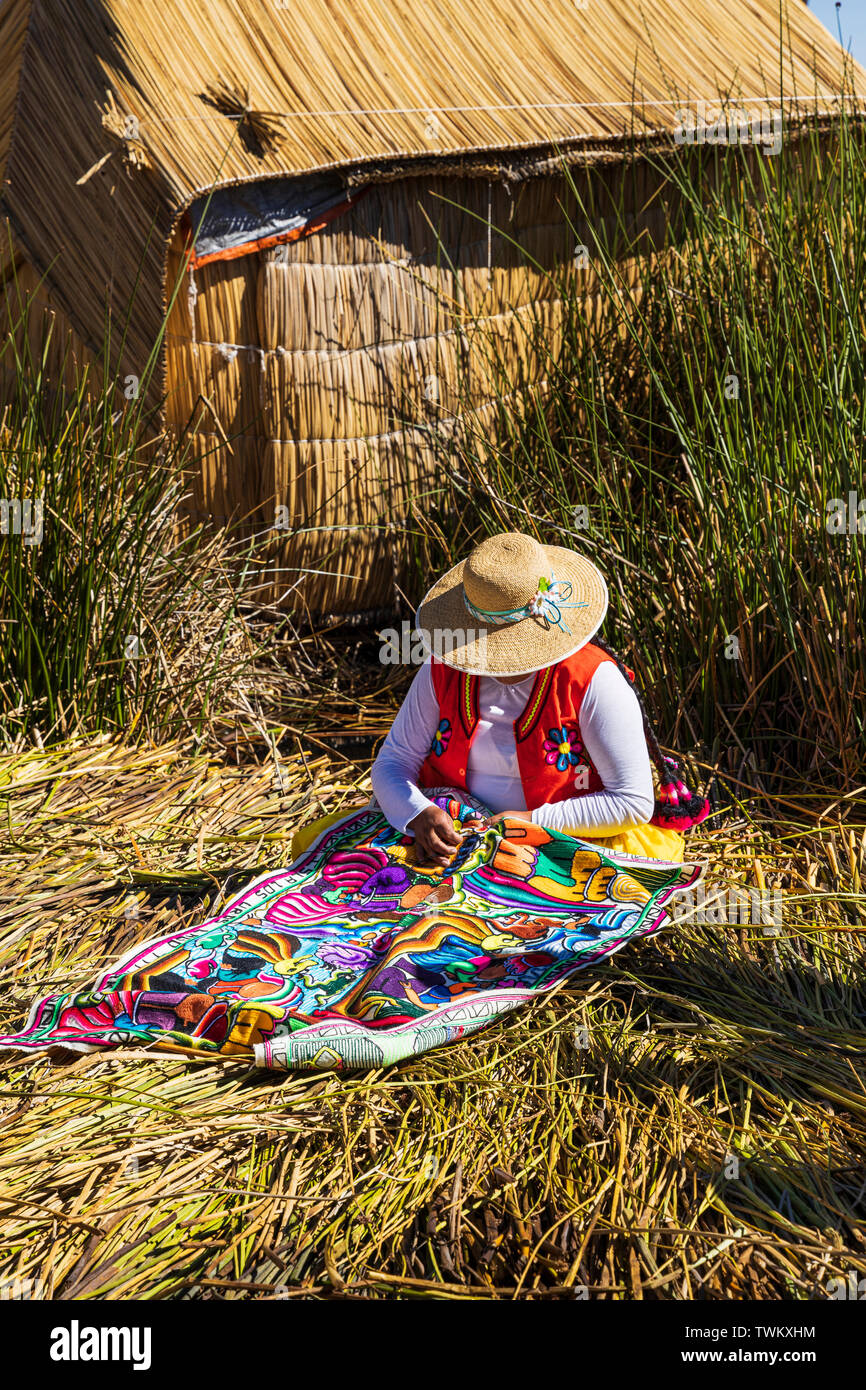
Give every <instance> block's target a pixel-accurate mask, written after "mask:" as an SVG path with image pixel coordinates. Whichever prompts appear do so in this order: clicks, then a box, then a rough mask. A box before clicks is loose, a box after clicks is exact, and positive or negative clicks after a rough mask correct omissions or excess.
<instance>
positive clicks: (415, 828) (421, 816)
mask: <svg viewBox="0 0 866 1390" xmlns="http://www.w3.org/2000/svg"><path fill="white" fill-rule="evenodd" d="M406 829H407V830H411V832H412V834H413V835H414V836H415V849H416V854H417V858H418V863H419V864H420V865H422V866H423V865H428V864H439V865H441V866H442V868H443V869H444V868H447V867H448V865H449V864H450V863H451V861H452V859H453V858H454V854H455V851H456V849H457V846H458V845H459V844H460V836H459V835H458V834H457V831H456V830H455V829H454V822H453V821H452V819H451V817H450V816H449V814H448V812H447V811H443V810H442V807H441V806H425V807H424V810H423V811H419V812H418V815H417V816H415V817H414V819H413V820H410V822H409V824H408V825H407V827H406Z"/></svg>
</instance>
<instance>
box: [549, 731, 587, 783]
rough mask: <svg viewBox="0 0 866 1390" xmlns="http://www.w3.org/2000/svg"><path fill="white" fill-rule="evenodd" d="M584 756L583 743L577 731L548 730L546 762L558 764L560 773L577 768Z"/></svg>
mask: <svg viewBox="0 0 866 1390" xmlns="http://www.w3.org/2000/svg"><path fill="white" fill-rule="evenodd" d="M582 755H583V743H582V741H581V737H580V734H579V733H578V731H577V729H567V728H566V727H565V725H563V726H562V728H560V729H548V731H547V738H546V739H545V740H544V761H545V762H546V763H556V766H557V769H558V771H559V772H565V770H566V768H568V767H577V764H578V763H579V762H580V760H581V757H582Z"/></svg>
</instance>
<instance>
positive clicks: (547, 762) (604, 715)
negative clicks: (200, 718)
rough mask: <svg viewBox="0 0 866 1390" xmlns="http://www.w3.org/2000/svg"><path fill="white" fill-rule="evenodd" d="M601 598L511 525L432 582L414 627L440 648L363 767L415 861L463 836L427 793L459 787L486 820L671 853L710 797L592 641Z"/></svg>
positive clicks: (679, 853) (598, 588) (586, 567)
mask: <svg viewBox="0 0 866 1390" xmlns="http://www.w3.org/2000/svg"><path fill="white" fill-rule="evenodd" d="M607 602H608V598H607V586H606V584H605V581H604V578H603V576H602V574H601V572H600V571H599V570H598V569H597V568H596V566H595V565H594V564H592V562H591V561H590V560H588V559H586V557H585V556H583V555H579V554H577V553H576V552H575V551H573V550H568V549H565V548H564V547H562V546H543V545H540V544H539V542H538V541H536V540H535V539H534V538H533V537H532V536H527V535H522V534H520V533H519V532H507V533H505V534H502V535H498V536H493V537H491V538H490V539H489V540H485V541H482V543H481V544H480V545H478V546H476V548H475V550H473V552H472V554H471V555H470V556H469V558H468V559H467V560H465V561H463V562H461V563H460V564H459V565H455V566H454V568H453V569H451V570H449V572H448V573H447V574H446V575H445V576H444V577H443V578H442V579H440V580H439V582H438V583H437V584H435V585H434V586H433V588H432V589H431V590H430V591H429V593H428V594H427V596H426V598H425V599H424V600H423V602H422V604H421V606H420V608H419V610H418V614H417V626H418V629H419V631H420V633H421V635H422V638H423V640H424V642H425V646H426V647H427V649H428V650H429V651H430V652H431V653H434V652H435V653H437V655H434V656H431V658H430V659H429V660H428V661H427V662H426V663H425V664H424V666H422V667H421V669H420V671H419V672H418V674H417V676H416V677H415V680H414V681H413V683H412V686H411V688H410V690H409V693H408V695H407V696H406V699H405V701H404V703H403V705H402V707H401V709H400V710H399V712H398V714H397V717H396V719H395V721H394V725H393V727H392V728H391V730H390V732H389V733H388V735H387V737H386V739H385V741H384V743H383V745H382V748H381V750H380V752H379V755H378V757H377V758H376V761H375V764H374V766H373V772H372V781H373V790H374V792H375V795H376V799H377V801H378V803H379V806H380V807H381V809H382V811H383V812H384V814H385V816H386V817H387V819H388V821H389V822H390V823H391V824H392V825H393V826H394V827H395V828H396V829H399V830H403V831H405V832H406V833H407V834H410V835H413V836H414V837H415V841H416V845H417V852H418V857H419V859H420V860H421V862H425V863H428V864H439V865H441V866H443V867H445V866H447V865H448V864H449V863H450V862H451V860H452V858H453V856H454V853H455V851H456V849H457V847H458V845H459V843H460V837H459V835H458V833H457V830H456V829H455V826H454V823H453V821H452V820H451V818H450V817H449V816H448V815H447V813H446V812H445V811H443V810H442V809H441V808H440V807H438V806H436V805H434V804H433V802H432V801H431V800H430V798H429V797H428V796H426V795H425V791H424V789H425V788H428V789H430V788H433V787H456V788H460V789H461V790H463V791H466V792H468V793H469V794H470V796H471V797H473V798H475V799H476V800H477V801H479V802H481V803H483V804H484V805H485V806H486V807H487V808H489V810H490V811H491V812H493V813H494V815H493V817H492V820H494V821H495V820H499V819H501V818H502V817H506V818H509V819H518V820H530V821H533V822H534V823H535V824H536V825H542V826H547V827H549V828H552V829H555V830H559V831H564V832H565V833H568V834H572V835H576V836H579V837H580V838H581V839H592V840H593V841H595V842H596V843H600V844H603V845H605V846H606V847H607V848H609V849H613V850H617V851H619V852H621V853H631V854H639V855H643V856H645V857H650V858H659V859H666V860H673V861H680V860H681V859H682V858H683V837H682V831H683V830H685V829H687V828H688V827H689V826H690V825H694V824H696V823H697V822H698V821H701V820H703V818H704V816H705V815H706V814H707V811H708V809H709V808H708V806H707V803H706V802H705V801H703V800H702V798H700V797H697V796H694V795H693V794H692V793H691V792H689V791H688V789H687V788H686V787H685V786H684V785H683V784H682V782H681V781H680V780H679V777H678V774H677V771H676V764H675V763H673V762H672V760H670V759H667V758H665V757H664V756H663V755H662V753H661V750H660V748H659V745H658V740H657V738H656V736H655V733H654V731H653V728H652V725H651V723H650V721H649V719H648V717H647V715H646V712H645V710H644V709H643V706H642V704H641V702H640V699H639V697H638V696H637V695H636V693H635V691H634V689H633V686H632V682H633V679H634V677H633V674H632V672H631V671H629V670H628V668H627V667H626V666H624V665H623V663H622V661H621V660H620V659H619V657H617V656H616V654H615V653H614V652H612V651H611V649H610V648H609V647H607V646H606V645H605V644H604V643H603V642H601V641H599V640H598V639H596V641H594V642H591V641H590V639H591V638H592V637H593V635H594V634H595V632H596V631H597V629H598V628H599V627H600V626H601V623H602V621H603V619H604V616H605V613H606V611H607ZM650 757H652V759H653V762H654V763H655V765H656V769H657V772H658V782H659V792H658V800H656V799H655V796H654V791H653V778H652V771H651V767H650ZM485 823H489V822H485ZM318 828H319V827H317V829H318ZM513 833H519V827H518V828H515V830H514V832H513Z"/></svg>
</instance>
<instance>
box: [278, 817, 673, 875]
mask: <svg viewBox="0 0 866 1390" xmlns="http://www.w3.org/2000/svg"><path fill="white" fill-rule="evenodd" d="M354 809H357V807H356V808H354ZM347 815H349V811H348V810H342V811H333V812H332V813H331V814H330V815H329V816H322V817H321V819H320V820H314V821H313V822H312V824H310V825H305V826H302V828H301V829H300V830H299V831H298V832H297V834H296V835H295V836H294V838H293V840H292V858H293V859H297V857H298V855H299V854H303V852H304V850H305V849H309V847H310V845H311V844H312V843H313V841H314V840H315V838H316V836H317V835H321V833H322V831H323V830H327V828H328V826H329V825H333V824H334V823H335V822H336V821H338V820H342V819H343V817H344V816H347ZM572 833H574V832H572ZM577 838H578V839H581V840H591V841H592V843H593V844H594V845H598V846H599V848H600V849H612V850H615V851H616V852H617V854H638V855H640V856H641V858H642V859H667V860H669V861H670V862H671V863H674V864H681V863H682V861H683V855H684V853H685V840H684V839H683V837H682V835H681V834H680V832H679V831H678V830H663V829H662V828H661V826H658V825H638V826H635V828H634V829H633V830H618V831H617V832H616V834H614V835H589V834H587V832H586V831H585V830H584V831H581V832H580V834H579V835H578V836H577Z"/></svg>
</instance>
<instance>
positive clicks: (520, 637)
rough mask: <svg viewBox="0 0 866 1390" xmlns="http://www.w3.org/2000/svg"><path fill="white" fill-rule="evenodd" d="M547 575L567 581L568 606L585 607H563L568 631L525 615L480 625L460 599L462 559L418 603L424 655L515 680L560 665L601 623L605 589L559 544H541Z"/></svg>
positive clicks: (594, 571)
mask: <svg viewBox="0 0 866 1390" xmlns="http://www.w3.org/2000/svg"><path fill="white" fill-rule="evenodd" d="M542 549H543V550H544V552H545V555H546V556H547V561H548V565H549V573H550V574H551V575H552V576H554V577H555V579H556V580H557V581H561V582H564V581H568V582H570V584H571V588H572V592H571V597H570V599H569V603H572V604H574V603H581V604H586V607H585V608H568V607H563V609H562V623H563V625H564V627H566V628H567V629H568V631H567V632H563V631H562V630H561V629H560V628H558V627H554V626H553V625H548V624H546V623H545V622H544V620H543V619H541V618H534V617H526V618H521V619H520V620H519V622H516V623H508V624H507V625H496V624H494V623H484V622H482V621H480V620H479V619H478V618H475V617H473V616H472V615H471V614H470V613H469V610H468V609H467V607H466V604H465V602H464V599H463V568H464V565H465V564H466V561H465V560H461V561H460V563H459V564H458V565H455V566H454V567H453V569H450V570H449V571H448V573H447V574H445V575H443V576H442V578H441V579H440V580H438V581H437V582H436V583H435V584H434V585H433V587H432V589H430V590H429V592H428V593H427V594H426V595H425V596H424V598H423V599H422V600H421V603H420V605H419V607H418V611H417V613H416V615H415V625H416V627H417V629H418V632H419V634H420V636H421V640H422V642H423V644H424V647H425V649H426V651H427V655H428V656H430V655H433V656H436V657H438V659H439V660H440V661H443V662H444V663H445V665H446V666H453V667H455V669H456V670H458V671H468V672H470V674H472V675H479V676H481V675H484V676H519V675H529V674H530V673H531V672H533V671H540V670H542V669H543V668H544V667H545V666H553V665H554V664H555V663H556V662H557V661H564V660H565V658H566V657H568V656H572V655H573V654H574V653H575V652H577V651H580V649H581V647H584V646H586V643H587V642H588V641H589V640H590V638H591V637H592V636H593V634H594V633H596V632H597V631H598V629H599V628H600V627H601V625H602V623H603V622H604V617H605V614H606V613H607V605H608V591H607V584H606V582H605V578H604V575H603V574H602V572H601V570H600V569H598V567H597V566H596V565H594V564H593V563H592V561H591V560H588V559H587V558H586V556H585V555H578V554H577V552H576V551H574V550H568V549H566V547H565V546H561V545H545V546H542Z"/></svg>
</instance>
